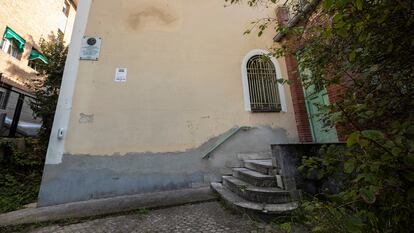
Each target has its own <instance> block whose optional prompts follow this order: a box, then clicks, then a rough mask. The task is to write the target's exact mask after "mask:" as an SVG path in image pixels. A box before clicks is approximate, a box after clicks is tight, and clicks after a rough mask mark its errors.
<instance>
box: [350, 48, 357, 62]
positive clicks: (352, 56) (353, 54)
mask: <svg viewBox="0 0 414 233" xmlns="http://www.w3.org/2000/svg"><path fill="white" fill-rule="evenodd" d="M355 57H356V52H355V50H352V52H351V53H350V54H349V61H350V62H353V61H355Z"/></svg>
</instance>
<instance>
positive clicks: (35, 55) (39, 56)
mask: <svg viewBox="0 0 414 233" xmlns="http://www.w3.org/2000/svg"><path fill="white" fill-rule="evenodd" d="M35 59H40V60H41V61H42V62H44V63H46V64H49V61H48V60H47V59H46V57H45V56H43V55H42V54H41V53H39V52H38V51H37V50H36V49H32V52H31V53H30V56H29V60H35Z"/></svg>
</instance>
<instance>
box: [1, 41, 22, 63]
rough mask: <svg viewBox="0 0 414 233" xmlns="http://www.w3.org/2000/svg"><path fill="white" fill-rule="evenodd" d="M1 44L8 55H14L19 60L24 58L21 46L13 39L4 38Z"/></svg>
mask: <svg viewBox="0 0 414 233" xmlns="http://www.w3.org/2000/svg"><path fill="white" fill-rule="evenodd" d="M0 45H1V48H0V49H1V50H2V51H3V52H5V53H7V54H8V55H10V56H12V57H14V58H15V59H17V60H19V61H20V60H21V59H22V55H23V53H22V52H20V51H19V48H18V46H17V45H16V42H14V41H13V40H11V39H7V38H3V39H2V42H1V43H0Z"/></svg>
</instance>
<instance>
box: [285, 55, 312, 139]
mask: <svg viewBox="0 0 414 233" xmlns="http://www.w3.org/2000/svg"><path fill="white" fill-rule="evenodd" d="M285 60H286V68H287V73H288V78H289V80H290V81H291V82H292V84H291V85H290V91H291V93H292V101H293V108H294V111H295V118H296V126H297V129H298V134H299V140H300V142H312V141H313V138H312V131H311V128H310V124H309V118H308V111H307V109H306V102H305V95H304V92H303V87H302V83H301V82H300V80H299V79H298V64H297V61H296V58H295V57H293V56H287V57H285Z"/></svg>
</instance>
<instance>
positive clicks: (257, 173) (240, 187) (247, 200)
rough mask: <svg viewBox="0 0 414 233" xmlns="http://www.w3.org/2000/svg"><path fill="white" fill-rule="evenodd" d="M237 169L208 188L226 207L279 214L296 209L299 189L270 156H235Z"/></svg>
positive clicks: (250, 211) (248, 211)
mask: <svg viewBox="0 0 414 233" xmlns="http://www.w3.org/2000/svg"><path fill="white" fill-rule="evenodd" d="M238 158H239V159H240V166H238V167H234V168H233V174H232V175H226V176H223V177H222V183H211V188H212V189H213V190H214V191H215V192H217V193H218V194H219V195H220V197H221V198H222V199H223V200H224V201H225V202H226V203H228V204H230V206H232V207H234V208H235V209H238V210H240V211H243V212H247V213H258V214H266V215H273V214H283V213H287V212H289V211H292V210H294V209H296V208H297V207H298V201H299V200H300V196H301V193H300V190H297V189H296V184H295V182H294V178H293V177H285V176H283V174H281V169H279V168H278V167H277V161H274V160H272V159H271V158H270V155H267V156H263V155H259V154H248V155H247V154H246V155H238Z"/></svg>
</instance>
